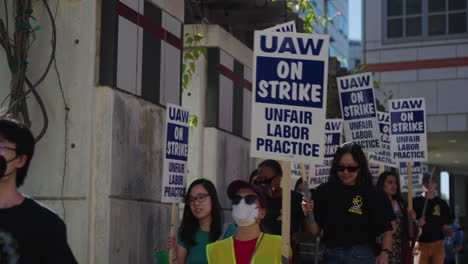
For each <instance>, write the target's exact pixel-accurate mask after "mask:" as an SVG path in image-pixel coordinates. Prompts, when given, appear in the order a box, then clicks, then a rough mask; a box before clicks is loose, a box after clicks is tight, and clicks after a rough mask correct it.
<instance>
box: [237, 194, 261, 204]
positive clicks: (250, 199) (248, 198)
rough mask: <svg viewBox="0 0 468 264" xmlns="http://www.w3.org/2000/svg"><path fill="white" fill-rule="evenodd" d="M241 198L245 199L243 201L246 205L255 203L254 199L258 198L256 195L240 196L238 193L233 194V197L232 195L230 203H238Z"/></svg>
mask: <svg viewBox="0 0 468 264" xmlns="http://www.w3.org/2000/svg"><path fill="white" fill-rule="evenodd" d="M242 199H244V200H245V203H246V204H248V205H251V204H253V203H255V201H256V200H257V199H258V197H257V195H246V196H240V195H234V197H232V199H231V200H232V204H233V205H238V204H239V203H240V202H241V201H242Z"/></svg>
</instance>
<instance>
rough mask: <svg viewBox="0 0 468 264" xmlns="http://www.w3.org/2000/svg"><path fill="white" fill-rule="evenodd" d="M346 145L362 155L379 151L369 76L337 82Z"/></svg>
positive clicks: (356, 76) (377, 130)
mask: <svg viewBox="0 0 468 264" xmlns="http://www.w3.org/2000/svg"><path fill="white" fill-rule="evenodd" d="M337 82H338V91H339V94H340V103H341V113H342V116H343V120H344V122H345V123H344V130H345V137H346V141H354V142H356V143H357V144H359V145H360V146H361V148H362V150H364V151H365V152H377V151H380V130H379V122H378V119H377V108H376V104H375V98H374V81H373V79H372V73H369V72H368V73H362V74H355V75H349V76H345V77H339V78H337Z"/></svg>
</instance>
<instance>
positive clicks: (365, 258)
mask: <svg viewBox="0 0 468 264" xmlns="http://www.w3.org/2000/svg"><path fill="white" fill-rule="evenodd" d="M312 198H313V202H312V201H311V200H310V199H307V198H304V201H303V209H304V212H305V213H306V214H309V213H310V212H311V211H312V210H313V212H314V215H315V218H316V220H317V221H316V223H317V224H318V226H319V227H320V229H322V230H323V236H324V237H323V241H324V243H325V246H326V250H325V252H324V256H323V263H325V264H334V263H343V264H345V263H350V264H375V263H378V264H387V263H388V257H389V256H390V255H391V254H392V252H391V249H392V232H391V230H392V226H391V223H390V221H391V220H392V216H391V215H390V214H389V212H391V211H390V209H389V206H390V205H389V202H388V199H387V200H386V198H385V195H383V194H378V193H377V192H376V190H375V188H374V186H373V184H372V176H371V173H370V171H369V166H368V163H367V159H366V156H365V155H364V152H363V151H362V149H361V147H360V146H359V145H358V144H356V143H354V142H351V143H345V144H343V145H341V146H340V147H339V148H338V149H337V151H336V153H335V155H334V157H333V163H332V167H331V169H330V176H329V179H328V182H327V183H324V184H322V185H320V186H319V187H318V188H317V189H316V191H315V192H314V193H313V197H312ZM317 230H318V228H317ZM380 235H381V236H382V240H383V246H382V251H381V252H380V253H379V254H378V256H377V258H375V255H374V252H373V245H374V243H375V240H376V237H377V236H380Z"/></svg>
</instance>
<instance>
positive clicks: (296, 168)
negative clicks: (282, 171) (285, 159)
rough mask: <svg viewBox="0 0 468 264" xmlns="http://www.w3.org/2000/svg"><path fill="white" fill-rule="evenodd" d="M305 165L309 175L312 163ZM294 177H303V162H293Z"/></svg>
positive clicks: (292, 176) (292, 174) (292, 172)
mask: <svg viewBox="0 0 468 264" xmlns="http://www.w3.org/2000/svg"><path fill="white" fill-rule="evenodd" d="M304 167H305V170H306V175H309V171H310V164H304ZM294 177H302V173H301V164H300V163H298V162H292V163H291V178H294ZM293 186H294V185H293Z"/></svg>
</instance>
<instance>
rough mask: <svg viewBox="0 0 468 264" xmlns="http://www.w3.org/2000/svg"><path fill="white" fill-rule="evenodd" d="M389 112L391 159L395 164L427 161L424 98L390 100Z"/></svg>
mask: <svg viewBox="0 0 468 264" xmlns="http://www.w3.org/2000/svg"><path fill="white" fill-rule="evenodd" d="M389 110H390V142H391V147H390V149H391V152H392V155H393V159H394V160H395V161H396V162H414V161H427V135H426V132H427V129H426V127H427V125H426V114H425V110H426V103H425V100H424V98H407V99H398V100H390V101H389Z"/></svg>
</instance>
